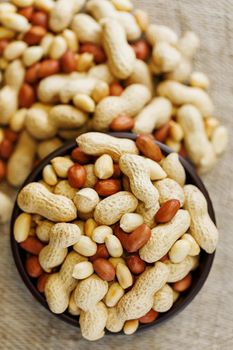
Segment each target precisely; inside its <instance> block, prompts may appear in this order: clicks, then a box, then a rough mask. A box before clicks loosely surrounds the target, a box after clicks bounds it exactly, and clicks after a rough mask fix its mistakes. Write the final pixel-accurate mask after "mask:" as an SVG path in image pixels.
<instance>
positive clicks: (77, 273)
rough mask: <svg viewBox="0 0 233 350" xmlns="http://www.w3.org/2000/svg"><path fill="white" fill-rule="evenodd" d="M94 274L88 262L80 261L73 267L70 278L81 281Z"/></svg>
mask: <svg viewBox="0 0 233 350" xmlns="http://www.w3.org/2000/svg"><path fill="white" fill-rule="evenodd" d="M93 272H94V269H93V266H92V263H91V262H90V261H82V262H80V263H78V264H77V265H75V267H74V270H73V274H72V276H73V277H74V278H76V279H78V280H83V279H85V278H88V277H89V276H91V275H92V274H93Z"/></svg>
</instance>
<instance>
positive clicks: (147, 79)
mask: <svg viewBox="0 0 233 350" xmlns="http://www.w3.org/2000/svg"><path fill="white" fill-rule="evenodd" d="M132 84H142V85H145V86H146V87H147V88H148V90H149V91H150V92H151V93H153V80H152V74H151V72H150V69H149V67H148V65H147V64H146V63H145V62H144V61H142V60H138V59H137V60H136V61H135V65H134V70H133V72H132V74H131V75H130V77H129V78H128V79H127V80H126V85H127V86H128V85H132Z"/></svg>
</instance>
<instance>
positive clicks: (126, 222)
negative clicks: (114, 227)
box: [120, 213, 144, 232]
mask: <svg viewBox="0 0 233 350" xmlns="http://www.w3.org/2000/svg"><path fill="white" fill-rule="evenodd" d="M143 221H144V220H143V217H142V215H140V214H136V213H126V214H124V215H123V216H122V217H121V220H120V228H121V229H122V230H123V231H125V232H132V231H134V230H135V229H136V228H137V227H139V226H140V225H142V224H143Z"/></svg>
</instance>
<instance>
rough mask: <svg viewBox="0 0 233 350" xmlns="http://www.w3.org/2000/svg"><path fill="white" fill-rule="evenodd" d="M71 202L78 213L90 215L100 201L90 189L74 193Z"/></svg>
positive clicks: (96, 194)
mask: <svg viewBox="0 0 233 350" xmlns="http://www.w3.org/2000/svg"><path fill="white" fill-rule="evenodd" d="M73 201H74V204H75V205H76V208H77V209H78V211H79V212H81V213H90V212H92V211H93V210H94V209H95V207H96V206H97V204H98V203H99V201H100V199H99V196H98V193H97V192H96V191H95V190H93V189H92V188H83V189H81V190H80V191H78V192H77V193H76V195H75V196H74V198H73ZM101 243H103V242H101Z"/></svg>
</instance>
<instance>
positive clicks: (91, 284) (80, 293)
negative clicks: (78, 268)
mask: <svg viewBox="0 0 233 350" xmlns="http://www.w3.org/2000/svg"><path fill="white" fill-rule="evenodd" d="M107 291H108V282H107V281H103V280H102V279H101V278H100V277H98V276H97V275H95V274H94V275H92V276H90V277H88V278H86V279H85V280H83V281H80V282H79V283H78V285H77V287H76V289H75V291H74V301H75V303H76V305H77V306H78V307H79V308H80V309H81V310H83V311H91V310H92V309H93V308H94V307H95V306H96V304H97V303H98V302H99V301H101V300H102V299H103V298H104V296H105V294H106V293H107Z"/></svg>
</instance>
